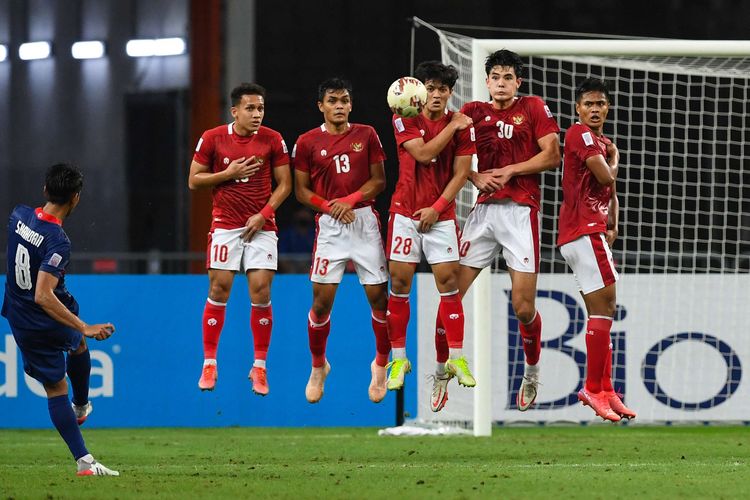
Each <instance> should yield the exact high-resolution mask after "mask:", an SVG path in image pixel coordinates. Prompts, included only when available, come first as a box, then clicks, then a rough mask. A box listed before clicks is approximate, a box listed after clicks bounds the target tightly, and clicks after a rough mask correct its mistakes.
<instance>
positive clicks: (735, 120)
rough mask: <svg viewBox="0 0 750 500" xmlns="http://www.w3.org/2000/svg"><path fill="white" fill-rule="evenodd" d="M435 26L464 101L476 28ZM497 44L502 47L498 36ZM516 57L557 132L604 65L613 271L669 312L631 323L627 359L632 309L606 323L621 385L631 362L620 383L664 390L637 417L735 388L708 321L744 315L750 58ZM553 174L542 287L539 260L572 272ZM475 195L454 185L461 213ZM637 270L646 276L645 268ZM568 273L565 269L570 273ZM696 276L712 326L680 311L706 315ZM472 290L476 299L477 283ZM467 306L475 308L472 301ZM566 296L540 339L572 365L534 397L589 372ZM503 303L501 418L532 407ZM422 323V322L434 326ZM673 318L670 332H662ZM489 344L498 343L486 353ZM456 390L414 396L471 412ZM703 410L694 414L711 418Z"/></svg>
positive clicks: (663, 414)
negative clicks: (639, 333) (630, 352)
mask: <svg viewBox="0 0 750 500" xmlns="http://www.w3.org/2000/svg"><path fill="white" fill-rule="evenodd" d="M438 36H439V38H440V42H441V51H442V60H443V62H444V63H446V64H452V65H454V66H455V67H456V68H457V69H458V70H459V75H460V77H459V81H458V82H457V84H456V86H455V87H454V92H453V95H452V97H451V101H450V103H449V108H450V109H452V110H458V109H460V108H461V106H462V105H463V104H464V103H466V102H469V101H471V100H472V78H477V77H479V76H478V75H473V74H472V50H471V49H472V44H471V41H472V39H471V38H469V37H465V36H461V35H457V34H454V33H447V32H444V31H441V32H439V33H438ZM550 42H551V43H554V40H551V41H550ZM501 48H504V47H503V46H502V45H499V46H498V47H497V49H501ZM521 55H522V57H523V54H521ZM524 59H525V75H524V83H523V84H522V87H521V93H522V94H531V95H537V96H539V97H541V98H542V99H543V100H544V101H545V102H546V103H547V105H548V106H549V108H550V110H551V111H552V112H553V114H554V115H555V117H556V118H557V120H558V123H559V125H560V128H561V134H560V140H561V143H562V144H564V141H565V130H566V129H567V128H568V127H569V126H570V125H572V124H573V123H575V121H576V119H577V117H576V115H575V107H574V102H575V96H574V93H575V86H576V84H577V83H578V82H580V81H581V80H582V79H583V78H586V77H598V78H603V79H605V80H606V81H607V82H608V83H609V85H610V88H611V91H612V92H611V97H612V101H613V103H612V107H611V110H610V114H609V118H608V121H607V124H606V125H605V129H604V132H605V134H606V135H607V136H609V137H610V138H612V140H613V141H614V142H615V143H616V144H617V146H618V148H619V151H620V155H621V161H620V171H619V175H618V181H617V192H618V197H619V199H620V226H619V229H620V235H619V238H618V240H617V242H616V244H615V245H614V248H613V255H614V258H615V262H616V264H617V268H618V271H619V272H620V273H621V274H622V275H628V276H633V277H635V278H633V279H630V281H629V287H628V286H626V287H624V288H621V287H620V285H618V303H619V302H620V299H621V297H625V298H626V299H627V297H628V296H632V297H637V296H638V295H639V294H641V295H642V294H643V293H649V294H651V295H653V297H654V300H653V304H650V305H649V306H648V307H647V308H646V309H647V310H646V311H645V312H644V311H640V310H639V314H644V315H645V314H646V313H653V314H654V317H661V316H665V317H664V318H663V319H659V320H657V322H655V323H653V328H654V329H655V330H658V331H660V332H664V333H663V334H662V335H660V337H659V340H658V341H653V340H649V339H642V340H640V341H637V340H635V341H634V339H633V338H632V334H631V335H630V337H629V339H628V346H629V348H633V347H634V344H638V342H640V344H643V345H642V346H641V345H636V346H635V347H637V349H639V350H640V351H639V352H643V353H645V354H644V355H643V356H642V357H641V358H640V359H636V360H635V362H631V363H629V364H628V366H627V367H626V360H625V357H624V351H625V346H626V340H625V332H624V331H623V332H620V331H618V321H624V320H625V317H626V315H627V311H625V310H623V309H621V308H619V307H618V313H617V316H616V318H615V326H613V331H612V341H613V344H614V352H615V357H614V361H613V376H614V377H613V378H614V381H615V386H616V387H619V388H624V387H625V385H626V382H627V381H626V375H625V372H626V368H627V369H628V372H629V375H628V379H629V380H630V377H631V375H633V372H638V373H637V375H639V376H640V378H639V382H638V384H633V383H632V380H631V383H630V384H629V385H630V386H629V387H628V389H629V390H630V388H631V387H633V386H634V385H637V386H638V387H637V389H639V390H641V391H645V392H646V393H647V394H648V397H649V398H650V399H649V401H651V400H654V401H657V402H658V403H655V404H654V407H653V409H652V410H649V411H647V412H645V414H643V417H645V420H669V419H670V418H671V417H670V415H672V413H670V412H671V411H673V410H675V411H679V410H690V411H692V410H698V409H710V408H713V407H715V406H717V404H721V403H723V402H724V401H726V400H728V399H729V398H730V397H731V396H732V395H733V394H735V392H736V391H737V388H738V384H739V380H740V378H741V366H740V361H739V360H740V358H741V356H740V355H739V354H738V352H737V349H736V347H737V346H734V348H733V347H732V346H731V345H729V343H728V342H726V341H723V340H721V339H720V338H717V337H716V336H714V335H711V334H709V333H705V331H706V330H712V329H713V331H722V330H725V331H729V330H732V329H736V330H737V331H738V330H739V329H741V323H742V318H740V314H739V313H740V307H739V303H740V297H739V296H738V293H737V290H738V289H741V288H742V285H741V284H738V283H746V282H747V280H744V281H739V282H737V281H736V278H741V277H743V276H744V277H746V276H747V274H746V273H748V271H750V169H746V168H744V163H745V160H746V159H747V158H748V157H749V156H750V151H748V148H750V146H749V145H750V121H748V115H749V114H750V99H749V98H750V95H748V92H749V90H748V89H749V87H750V85H749V83H750V82H749V81H748V80H749V78H750V76H749V75H750V59H749V58H714V57H664V56H662V57H653V56H649V57H637V56H632V57H631V56H629V57H623V56H613V57H608V56H607V57H601V56H554V57H552V56H531V57H525V58H524ZM481 77H482V78H483V75H481ZM560 182H561V176H560V172H559V171H557V172H555V171H552V172H545V173H544V174H543V177H542V207H541V213H540V222H541V226H542V231H541V233H540V237H541V242H540V243H541V245H540V247H541V252H540V253H541V273H542V274H541V275H540V290H541V289H542V288H543V286H542V284H543V283H544V275H545V273H549V274H570V270H569V268H568V266H567V265H566V264H565V261H564V259H563V258H562V256H561V255H560V254H559V252H558V251H557V249H556V247H555V238H556V236H557V216H558V213H559V207H560V203H561V201H562V189H561V186H560ZM475 198H476V191H475V190H474V188H473V187H472V186H471V185H470V184H469V183H467V186H466V187H465V188H464V189H463V191H462V192H461V193H460V194H459V196H458V197H457V212H458V216H459V223H460V224H461V225H463V223H464V222H465V220H466V217H467V215H468V213H469V211H470V210H471V208H472V206H473V204H474V200H475ZM492 270H493V273H503V271H504V270H505V264H504V262H503V261H502V257H501V256H500V255H498V256H497V258H496V260H495V262H494V263H493V266H492ZM654 275H658V276H661V277H663V278H664V279H663V280H662V279H661V278H659V277H658V276H657V277H656V279H655V278H654ZM674 275H680V276H674ZM696 275H703V276H696ZM495 276H496V277H497V278H501V276H498V275H497V274H495ZM711 276H713V278H712V277H711ZM639 277H641V278H646V279H643V280H640V281H639ZM717 277H718V278H717ZM563 278H566V277H564V276H563ZM700 278H703V279H704V280H701V279H700ZM566 279H567V280H569V281H570V282H571V283H572V282H573V279H572V277H570V276H568V277H567V278H566ZM705 279H708V280H707V281H705ZM493 280H494V281H493V283H499V281H497V280H495V278H493ZM502 283H505V285H499V286H505V287H506V288H507V280H506V279H505V278H503V281H502ZM493 286H498V285H493ZM638 287H641V288H640V289H639V288H638ZM696 289H699V290H705V291H706V293H714V295H713V296H712V299H710V300H712V301H713V300H715V301H716V303H718V304H719V305H720V307H719V308H718V309H719V310H720V311H721V312H720V313H719V316H720V318H719V319H718V320H716V319H715V320H714V321H718V324H714V325H710V326H706V327H705V328H704V329H703V330H704V332H698V331H684V328H683V327H682V324H683V323H685V324H690V323H691V322H692V324H703V323H706V320H705V318H703V317H701V315H703V314H704V312H703V311H704V309H703V304H701V303H699V302H700V301H702V300H704V298H702V297H705V296H706V295H705V294H704V295H701V293H695V290H696ZM712 290H713V292H710V291H712ZM494 293H500V292H498V291H497V290H496V291H495V292H494ZM540 293H542V295H543V293H544V292H540ZM542 295H540V296H539V297H538V300H537V302H538V305H537V307H538V308H539V307H540V303H541V304H544V302H545V299H550V301H553V302H554V301H557V302H560V300H561V299H560V297H544V296H542ZM575 295H577V294H575ZM467 299H469V300H470V299H471V293H470V294H469V296H467ZM465 307H466V308H467V310H470V306H469V307H467V306H466V305H465ZM571 307H575V306H570V307H568V312H569V313H570V314H571V317H570V326H569V329H568V332H567V333H565V334H563V335H562V336H560V337H557V338H556V339H554V340H553V341H551V342H550V341H548V342H546V345H544V344H543V345H544V347H546V348H548V350H557V351H559V352H560V353H563V354H565V355H566V356H567V357H569V358H572V359H573V360H574V361H575V366H574V367H573V368H572V371H573V372H574V373H572V374H564V375H566V376H557V375H560V374H554V373H553V374H550V373H547V374H546V378H545V377H544V376H543V377H542V380H546V382H545V383H547V384H549V385H548V387H546V388H544V391H546V392H547V396H548V397H546V399H545V398H543V397H540V400H539V404H538V405H537V408H538V409H555V408H566V407H571V406H572V405H575V404H576V401H575V393H574V392H572V391H571V390H570V388H567V387H561V388H557V387H555V384H557V383H558V382H560V381H561V380H563V379H566V378H573V379H574V380H579V381H580V380H582V379H583V377H584V374H585V346H584V343H583V341H582V340H581V338H580V337H579V338H578V339H577V340H576V337H577V336H578V335H580V333H581V331H585V327H584V325H585V311H579V312H580V316H576V317H573V316H572V315H573V313H572V312H571V311H573V310H574V309H571ZM680 308H682V309H680ZM508 309H509V310H508V311H506V312H504V313H503V314H500V315H499V314H498V313H497V312H496V311H493V312H492V313H491V315H492V321H493V322H499V323H501V324H500V325H499V326H494V327H493V330H499V331H500V334H501V335H503V334H506V331H505V330H506V329H507V344H505V345H503V347H502V348H501V349H500V352H504V354H503V356H502V357H503V358H505V356H506V355H507V359H501V360H493V365H494V364H495V363H496V362H498V361H499V363H498V364H500V365H501V366H503V368H502V373H498V370H497V369H496V368H495V367H494V366H493V370H492V371H493V379H494V380H499V381H500V382H495V385H496V386H497V384H498V383H500V384H503V385H504V386H505V385H506V383H505V380H504V379H505V378H506V377H507V386H506V387H503V390H502V391H495V390H494V389H493V398H494V399H501V401H499V402H498V401H495V400H493V403H492V405H493V417H495V419H497V415H498V414H504V415H506V416H507V415H509V414H507V413H503V410H514V411H515V413H514V415H518V417H513V416H511V417H508V418H501V419H502V420H514V419H516V418H517V419H518V420H529V419H530V420H536V418H535V417H534V416H531V417H529V416H521V415H519V412H517V410H516V409H515V394H516V392H517V390H518V387H519V385H520V382H521V378H522V375H523V350H522V346H521V345H520V343H519V339H520V336H519V335H518V334H517V331H518V330H517V321H516V320H515V319H514V315H513V311H512V308H510V307H509V308H508ZM542 309H544V306H543V305H541V309H540V310H541V311H542V316H543V317H547V316H545V314H546V313H545V312H544V311H543V310H542ZM679 310H686V311H688V312H687V313H686V314H683V315H682V317H680V318H677V319H676V318H673V317H670V316H669V314H666V315H665V314H664V313H663V311H679ZM579 312H576V313H575V314H579ZM713 313H714V311H711V314H713ZM622 324H628V323H620V325H622ZM680 328H683V331H680ZM426 331H427V332H428V333H427V334H428V335H429V329H426ZM470 331H471V319H470V318H468V317H467V332H470ZM670 332H675V333H674V334H672V335H669V333H670ZM631 333H635V332H631ZM420 335H422V333H421V330H420ZM566 335H567V336H568V337H567V338H566ZM469 337H470V336H469ZM426 342H427V344H429V341H426ZM576 342H578V344H576ZM494 343H495V342H494V341H493V344H494ZM467 344H468V345H469V347H468V349H465V350H467V351H469V352H470V350H471V347H470V345H471V339H470V338H468V337H467ZM553 344H554V345H553ZM652 344H653V345H652ZM420 345H422V344H421V343H420ZM465 347H466V344H465ZM743 349H744V347H743ZM496 350H497V349H496V346H495V345H493V353H495V351H496ZM566 350H567V351H566ZM745 350H747V349H745ZM568 351H569V352H568ZM493 355H494V354H493ZM556 355H557V354H555V353H552V354H548V351H547V350H545V352H544V353H543V356H548V359H550V358H553V359H554V357H555V356H556ZM639 356H640V354H639ZM420 359H422V355H421V354H420ZM425 359H429V356H427V357H426V358H425ZM566 359H567V358H566ZM639 361H641V362H640V363H639ZM561 365H564V363H562V364H561ZM430 366H431V365H430ZM505 367H507V371H506V368H505ZM576 367H577V373H576ZM698 374H703V375H698ZM496 375H497V378H495V376H496ZM567 375H570V376H569V377H567ZM667 386H668V387H667ZM696 388H698V389H696ZM429 389H430V387H428V386H427V385H423V387H422V388H420V393H419V395H420V398H421V399H424V398H429V396H428V395H429ZM499 392H502V394H499ZM498 395H499V396H500V397H497V396H498ZM541 395H542V393H541V392H540V396H541ZM451 398H452V401H454V400H458V401H456V403H457V406H458V407H459V408H457V409H455V410H454V409H448V408H446V410H448V411H446V410H443V411H445V415H444V416H441V415H440V414H432V415H431V414H430V413H429V412H427V411H422V408H423V401H420V403H419V408H420V412H419V417H420V418H421V419H424V420H431V421H447V420H450V421H451V422H453V423H454V424H455V423H458V422H461V423H463V424H465V425H469V426H470V425H471V421H470V420H471V408H472V404H471V403H472V397H471V395H465V394H463V393H459V394H457V395H456V396H454V395H453V394H452V395H451ZM462 398H463V399H462ZM717 398H718V399H717ZM717 402H718V403H717ZM532 413H533V412H532ZM730 413H731V412H730ZM586 415H587V417H588V414H586ZM675 415H676V414H675ZM711 415H712V414H710V413H709V414H708V417H700V418H701V419H703V418H714V417H711ZM714 415H715V418H717V419H722V418H723V417H722V416H721V413H720V412H719V413H716V414H714ZM742 415H743V414H740V415H739V417H738V416H737V414H736V413H732V418H733V419H735V420H747V419H750V415H747V412H744V415H745V416H744V417H743V416H742ZM696 418H697V417H696ZM540 419H541V417H540ZM565 419H569V418H568V417H566V418H565ZM573 419H574V420H575V417H574V418H573Z"/></svg>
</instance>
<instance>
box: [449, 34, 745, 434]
mask: <svg viewBox="0 0 750 500" xmlns="http://www.w3.org/2000/svg"><path fill="white" fill-rule="evenodd" d="M439 34H440V37H441V42H443V43H445V42H446V40H445V39H443V35H442V34H441V33H439ZM448 43H450V42H448ZM500 49H508V50H512V51H514V52H516V53H518V54H520V55H521V56H562V55H575V56H675V57H681V56H685V57H688V56H689V57H728V58H732V57H748V56H750V41H745V40H738V41H735V40H674V39H648V40H643V39H633V40H622V39H618V40H610V39H567V40H564V39H528V40H524V39H473V40H472V43H471V52H472V83H471V89H472V100H474V101H487V98H488V93H487V87H486V83H485V82H486V74H485V70H484V61H485V59H486V57H487V56H488V55H490V54H491V53H492V52H494V51H496V50H500ZM490 288H491V284H490V271H489V269H485V270H483V271H482V272H481V273H480V275H479V276H478V277H477V279H476V281H475V282H474V285H473V287H472V290H473V296H474V297H475V300H474V304H473V315H474V353H473V354H474V367H473V368H474V373H475V374H476V378H477V379H478V380H480V381H481V382H480V383H479V384H477V386H476V387H475V388H474V408H473V433H474V435H475V436H490V435H491V434H492V404H491V403H492V385H491V380H492V376H491V372H490V365H491V342H490V335H489V333H490V332H491V319H490V311H491V309H490V296H491V290H490Z"/></svg>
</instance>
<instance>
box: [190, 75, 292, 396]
mask: <svg viewBox="0 0 750 500" xmlns="http://www.w3.org/2000/svg"><path fill="white" fill-rule="evenodd" d="M265 95H266V91H265V89H263V87H261V86H260V85H256V84H252V83H243V84H241V85H240V86H238V87H236V88H235V89H233V90H232V93H231V99H232V108H231V113H232V117H233V118H234V121H233V122H232V123H228V124H226V125H219V126H218V127H215V128H213V129H210V130H207V131H205V132H204V133H203V135H202V136H201V138H200V140H199V141H198V145H197V146H196V148H195V155H194V156H193V162H192V163H191V165H190V176H189V179H188V184H189V187H190V189H201V188H211V191H212V196H213V210H212V212H211V230H210V232H209V234H208V247H207V249H206V254H207V255H206V267H207V268H208V280H209V290H208V298H207V300H206V304H205V306H204V309H203V358H204V359H203V370H202V372H201V377H200V380H199V381H198V387H199V388H200V389H201V390H203V391H212V390H213V389H214V387H215V385H216V380H217V378H218V370H217V364H216V352H217V348H218V344H219V336H220V335H221V330H222V328H223V326H224V318H225V311H226V305H227V301H228V300H229V292H230V291H231V289H232V283H233V281H234V275H235V273H237V272H244V273H245V275H246V276H247V282H248V288H249V292H250V302H251V303H252V308H251V311H250V329H251V330H252V334H253V344H254V348H255V349H254V350H255V361H254V362H253V366H252V368H251V370H250V374H249V376H248V377H249V378H250V380H251V382H252V388H253V392H255V393H256V394H259V395H261V396H265V395H266V394H268V391H269V388H268V381H267V376H266V357H267V355H268V346H269V344H270V342H271V329H272V327H273V312H272V309H271V282H272V281H273V277H274V274H275V273H276V268H277V264H278V252H277V241H278V238H277V236H276V230H277V228H276V222H275V211H276V209H277V208H278V207H279V205H281V203H282V202H283V201H284V200H285V199H286V197H287V196H289V193H290V192H291V190H292V176H291V172H290V170H289V155H288V154H287V148H286V144H285V143H284V140H283V138H282V137H281V134H279V133H278V132H276V131H275V130H272V129H270V128H268V127H264V126H262V125H261V124H262V122H263V117H264V116H265V109H266V107H265ZM272 179H273V180H275V181H276V188H275V189H274V188H273V186H272V182H271V181H272Z"/></svg>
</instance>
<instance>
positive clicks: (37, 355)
mask: <svg viewBox="0 0 750 500" xmlns="http://www.w3.org/2000/svg"><path fill="white" fill-rule="evenodd" d="M82 187H83V175H82V174H81V171H80V170H78V168H76V167H75V166H73V165H68V164H62V163H60V164H56V165H53V166H52V167H50V169H49V170H48V171H47V177H46V180H45V185H44V195H45V197H46V198H47V203H45V205H44V206H43V207H40V208H36V209H33V208H30V207H27V206H26V205H18V206H17V207H16V208H14V209H13V212H12V213H11V215H10V221H9V223H8V276H7V279H6V281H5V298H4V300H3V308H2V314H3V316H5V317H6V318H7V319H8V323H9V324H10V329H11V331H12V332H13V337H14V338H15V340H16V344H18V348H19V349H20V350H21V356H22V357H23V368H24V371H25V372H26V373H28V374H29V375H30V376H31V377H33V378H35V379H36V380H38V381H39V382H40V383H41V384H42V385H43V386H44V390H45V391H46V392H47V406H48V408H49V415H50V418H51V419H52V423H53V424H54V425H55V428H56V429H57V432H59V433H60V436H61V437H62V438H63V440H64V441H65V443H66V444H67V445H68V448H70V452H71V453H72V454H73V458H74V459H75V460H76V462H77V464H78V472H77V475H79V476H119V475H120V474H119V473H118V472H117V471H114V470H110V469H108V468H107V467H105V466H104V465H102V464H101V463H99V462H97V461H96V460H94V457H93V456H91V454H90V453H89V452H88V450H87V449H86V444H85V443H84V442H83V436H82V435H81V430H80V429H79V428H78V426H79V425H81V424H82V423H83V422H84V421H85V420H86V418H87V417H88V415H89V413H91V409H92V407H91V403H90V402H89V400H88V397H89V377H90V374H91V357H90V355H89V351H88V348H87V346H86V340H85V338H84V337H90V338H95V339H96V340H104V339H106V338H108V337H109V336H110V335H112V333H113V332H114V331H115V327H114V325H112V323H98V324H95V325H88V324H86V323H84V322H83V321H81V319H80V318H79V317H78V302H76V299H75V298H73V296H72V295H71V294H70V293H69V292H68V290H67V289H66V288H65V268H66V267H67V265H68V262H69V261H70V240H69V239H68V236H67V235H66V234H65V231H63V228H62V223H63V220H64V219H65V218H66V217H67V216H68V215H70V213H71V212H72V211H73V209H74V208H75V207H76V205H78V202H79V201H80V199H81V188H82ZM66 353H67V356H66ZM66 373H67V375H68V378H70V385H71V386H72V388H73V404H72V405H71V403H70V400H69V399H68V382H67V380H66V379H65V374H66Z"/></svg>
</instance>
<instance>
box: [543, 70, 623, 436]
mask: <svg viewBox="0 0 750 500" xmlns="http://www.w3.org/2000/svg"><path fill="white" fill-rule="evenodd" d="M609 105H610V97H609V90H608V89H607V86H606V84H605V83H604V82H603V81H601V80H598V79H595V78H587V79H586V80H584V81H582V82H581V83H580V85H579V86H578V88H577V89H576V113H577V114H578V118H579V120H580V121H579V122H578V123H575V124H573V125H572V126H571V127H570V128H569V129H568V131H567V132H566V133H565V154H564V161H563V165H564V166H563V181H562V185H563V202H562V205H561V206H560V223H559V226H558V227H559V234H558V237H557V245H558V246H559V247H560V253H561V254H562V256H563V257H564V258H565V262H567V263H568V266H570V269H571V270H572V271H573V273H574V276H575V279H576V282H577V284H578V288H579V289H580V291H581V295H583V301H584V303H585V304H586V312H587V313H588V316H589V319H588V322H587V324H586V383H585V385H584V387H583V388H582V389H581V390H580V391H579V392H578V399H579V400H580V401H581V402H582V403H583V404H584V405H586V406H590V407H591V408H592V409H593V410H594V412H595V413H596V414H597V415H599V416H600V417H602V418H603V419H605V420H610V421H613V422H617V421H619V420H620V419H621V418H635V416H636V414H635V412H634V411H633V410H631V409H629V408H628V407H626V406H625V405H624V404H623V402H622V400H621V399H620V396H619V395H618V394H617V393H616V392H615V390H614V387H612V343H611V340H610V330H611V328H612V319H613V318H614V314H615V309H616V294H615V283H616V282H617V280H618V279H619V275H618V274H617V270H616V269H615V264H614V261H613V259H612V251H611V250H610V248H611V247H612V245H613V244H614V242H615V239H616V238H617V225H618V213H619V202H618V199H617V191H616V189H615V182H616V179H617V172H618V163H619V160H620V154H619V152H618V150H617V146H615V144H614V143H613V142H612V141H611V140H610V139H609V138H607V137H606V136H605V135H604V123H605V121H606V119H607V114H608V113H609Z"/></svg>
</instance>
